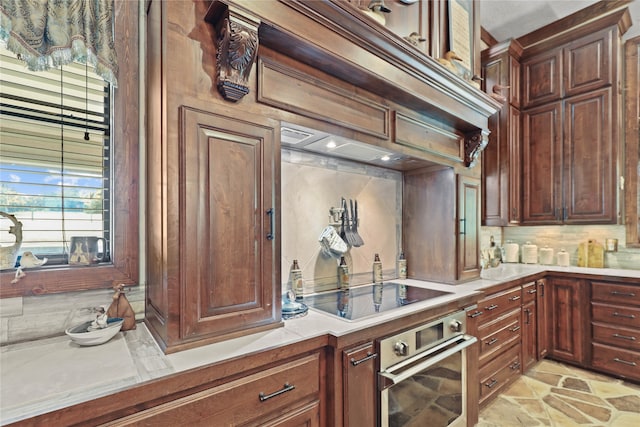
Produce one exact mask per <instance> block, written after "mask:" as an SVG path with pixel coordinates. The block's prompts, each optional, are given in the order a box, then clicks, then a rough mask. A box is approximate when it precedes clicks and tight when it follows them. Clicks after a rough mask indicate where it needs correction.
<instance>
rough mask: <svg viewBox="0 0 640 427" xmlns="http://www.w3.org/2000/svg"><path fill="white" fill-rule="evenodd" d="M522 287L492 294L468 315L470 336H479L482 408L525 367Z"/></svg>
mask: <svg viewBox="0 0 640 427" xmlns="http://www.w3.org/2000/svg"><path fill="white" fill-rule="evenodd" d="M521 303H522V287H521V286H519V285H518V286H514V287H511V288H508V289H504V290H499V291H496V292H494V293H490V294H489V295H487V296H486V297H485V298H483V299H481V300H480V301H478V306H477V308H476V309H475V310H473V309H472V310H469V311H468V312H467V329H468V330H469V334H471V335H475V336H476V337H478V341H479V350H478V353H479V356H478V380H479V383H477V387H479V393H478V394H479V396H480V398H479V401H480V407H484V406H485V405H486V404H487V403H488V402H489V401H490V400H491V399H492V398H493V397H495V396H497V394H498V393H499V391H500V390H503V389H504V387H506V386H507V385H509V384H511V383H512V382H513V381H514V380H515V379H516V378H517V377H518V375H519V374H520V370H521V365H522V354H521V340H522V317H521V312H522V311H521Z"/></svg>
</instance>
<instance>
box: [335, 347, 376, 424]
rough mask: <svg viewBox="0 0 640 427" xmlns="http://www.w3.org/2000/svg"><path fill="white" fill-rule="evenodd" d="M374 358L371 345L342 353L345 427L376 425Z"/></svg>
mask: <svg viewBox="0 0 640 427" xmlns="http://www.w3.org/2000/svg"><path fill="white" fill-rule="evenodd" d="M375 358H376V354H375V350H374V348H373V343H372V342H368V343H366V344H363V345H359V346H356V347H354V348H351V349H348V350H344V351H343V352H342V384H343V420H344V421H343V423H344V427H349V426H351V427H358V426H375V425H376V418H377V416H376V414H377V410H376V405H377V396H376V392H377V386H376V361H375Z"/></svg>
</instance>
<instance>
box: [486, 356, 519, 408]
mask: <svg viewBox="0 0 640 427" xmlns="http://www.w3.org/2000/svg"><path fill="white" fill-rule="evenodd" d="M518 375H520V346H518V345H516V346H513V347H511V348H510V349H509V350H507V351H506V352H505V353H504V354H502V355H501V356H499V357H497V358H495V359H494V360H492V361H491V362H489V363H488V364H487V365H485V366H484V367H482V368H480V370H479V375H478V376H479V378H480V403H481V404H482V403H484V401H485V400H487V399H488V398H489V397H491V396H493V395H494V394H495V393H496V392H498V391H499V390H500V389H502V388H503V387H504V386H506V385H507V384H509V383H510V382H511V381H512V380H513V379H515V378H516V377H517V376H518Z"/></svg>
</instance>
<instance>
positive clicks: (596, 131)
mask: <svg viewBox="0 0 640 427" xmlns="http://www.w3.org/2000/svg"><path fill="white" fill-rule="evenodd" d="M564 116H565V117H564V155H563V159H564V163H563V166H564V172H563V177H564V191H563V193H564V209H565V210H566V211H565V214H564V222H565V224H595V223H611V224H615V222H616V220H617V217H616V181H617V180H616V172H615V171H616V166H615V163H616V144H614V143H612V140H613V135H612V117H611V88H609V87H607V88H604V89H600V90H598V91H595V92H590V93H585V94H583V95H579V96H575V97H572V98H569V99H567V100H565V101H564Z"/></svg>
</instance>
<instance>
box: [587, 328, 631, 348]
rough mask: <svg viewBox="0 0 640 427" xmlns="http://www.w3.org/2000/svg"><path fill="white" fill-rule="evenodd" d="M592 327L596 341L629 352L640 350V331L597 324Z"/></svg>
mask: <svg viewBox="0 0 640 427" xmlns="http://www.w3.org/2000/svg"><path fill="white" fill-rule="evenodd" d="M592 325H593V340H594V341H597V342H601V343H606V344H611V345H615V346H617V347H623V348H626V349H629V350H640V330H638V329H629V328H622V327H620V326H612V325H607V324H604V323H595V322H594V323H592Z"/></svg>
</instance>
